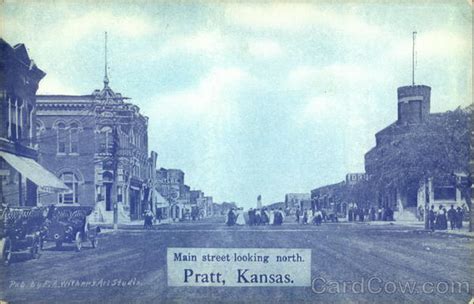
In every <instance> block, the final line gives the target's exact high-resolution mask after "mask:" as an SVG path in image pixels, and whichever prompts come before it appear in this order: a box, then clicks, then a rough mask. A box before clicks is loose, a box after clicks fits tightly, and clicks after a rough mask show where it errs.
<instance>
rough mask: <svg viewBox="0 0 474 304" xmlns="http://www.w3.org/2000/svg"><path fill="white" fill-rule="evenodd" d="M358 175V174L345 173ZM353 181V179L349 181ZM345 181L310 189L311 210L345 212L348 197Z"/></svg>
mask: <svg viewBox="0 0 474 304" xmlns="http://www.w3.org/2000/svg"><path fill="white" fill-rule="evenodd" d="M348 176H358V175H349V174H348V175H346V179H347V177H348ZM351 182H354V181H351ZM347 185H348V183H346V182H339V183H336V184H330V185H326V186H322V187H319V188H316V189H313V190H311V208H312V209H313V210H319V209H322V210H326V211H332V212H338V213H342V214H346V211H347V207H348V203H349V202H348V198H347V196H346V194H347Z"/></svg>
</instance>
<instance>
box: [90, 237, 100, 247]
mask: <svg viewBox="0 0 474 304" xmlns="http://www.w3.org/2000/svg"><path fill="white" fill-rule="evenodd" d="M98 242H99V240H98V239H96V238H93V239H91V245H92V248H97V245H98V244H97V243H98Z"/></svg>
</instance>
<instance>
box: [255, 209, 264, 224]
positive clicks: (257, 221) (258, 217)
mask: <svg viewBox="0 0 474 304" xmlns="http://www.w3.org/2000/svg"><path fill="white" fill-rule="evenodd" d="M261 224H262V214H261V212H260V209H257V210H256V211H255V225H257V226H259V225H261Z"/></svg>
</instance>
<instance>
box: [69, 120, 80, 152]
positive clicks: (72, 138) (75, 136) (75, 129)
mask: <svg viewBox="0 0 474 304" xmlns="http://www.w3.org/2000/svg"><path fill="white" fill-rule="evenodd" d="M69 144H70V152H71V153H79V148H78V147H79V126H78V124H77V123H75V122H73V123H71V125H70V127H69Z"/></svg>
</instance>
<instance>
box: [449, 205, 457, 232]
mask: <svg viewBox="0 0 474 304" xmlns="http://www.w3.org/2000/svg"><path fill="white" fill-rule="evenodd" d="M448 220H449V224H450V226H451V230H454V228H456V210H455V209H454V205H451V208H450V209H449V211H448Z"/></svg>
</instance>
